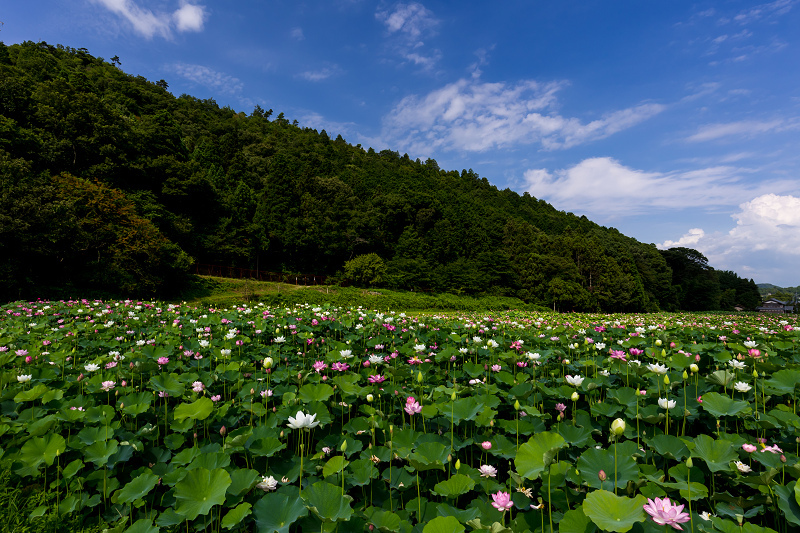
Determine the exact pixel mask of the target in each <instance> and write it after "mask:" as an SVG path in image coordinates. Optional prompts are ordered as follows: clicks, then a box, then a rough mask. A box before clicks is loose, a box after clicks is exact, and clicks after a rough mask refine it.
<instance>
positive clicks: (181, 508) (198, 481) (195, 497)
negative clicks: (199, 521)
mask: <svg viewBox="0 0 800 533" xmlns="http://www.w3.org/2000/svg"><path fill="white" fill-rule="evenodd" d="M230 484H231V476H230V474H228V473H227V472H226V471H225V470H223V469H221V468H216V469H214V470H208V469H206V468H197V469H195V470H190V471H189V472H188V473H187V474H186V477H184V478H183V479H182V480H181V481H179V482H178V483H176V484H175V500H176V502H177V503H176V507H175V512H176V513H178V514H179V515H182V516H183V517H185V518H186V519H187V520H194V519H195V518H197V517H198V516H200V515H205V514H208V512H209V511H210V510H211V508H212V507H213V506H214V505H220V504H222V503H223V502H224V501H225V491H226V490H228V486H229V485H230Z"/></svg>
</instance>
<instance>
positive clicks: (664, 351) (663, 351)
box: [661, 348, 667, 357]
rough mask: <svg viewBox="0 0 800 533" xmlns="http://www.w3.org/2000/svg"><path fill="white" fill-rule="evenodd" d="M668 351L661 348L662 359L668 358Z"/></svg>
mask: <svg viewBox="0 0 800 533" xmlns="http://www.w3.org/2000/svg"><path fill="white" fill-rule="evenodd" d="M666 356H667V351H666V350H665V349H664V348H661V357H666Z"/></svg>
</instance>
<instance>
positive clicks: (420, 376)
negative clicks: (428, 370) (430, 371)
mask: <svg viewBox="0 0 800 533" xmlns="http://www.w3.org/2000/svg"><path fill="white" fill-rule="evenodd" d="M423 379H424V378H423V377H422V372H421V371H420V372H417V383H422V381H423Z"/></svg>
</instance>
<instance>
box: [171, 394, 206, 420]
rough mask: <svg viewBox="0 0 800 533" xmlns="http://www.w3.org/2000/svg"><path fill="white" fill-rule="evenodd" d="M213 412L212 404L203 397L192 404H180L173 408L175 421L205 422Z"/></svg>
mask: <svg viewBox="0 0 800 533" xmlns="http://www.w3.org/2000/svg"><path fill="white" fill-rule="evenodd" d="M213 410H214V402H212V401H211V400H210V399H208V398H206V397H205V396H203V397H202V398H198V399H197V401H194V402H192V403H182V404H180V405H179V406H178V407H176V408H175V411H174V416H175V420H178V421H180V420H184V419H186V418H188V419H190V420H205V419H206V418H208V415H210V414H211V412H212V411H213Z"/></svg>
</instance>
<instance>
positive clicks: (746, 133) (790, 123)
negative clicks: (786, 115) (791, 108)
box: [686, 119, 798, 142]
mask: <svg viewBox="0 0 800 533" xmlns="http://www.w3.org/2000/svg"><path fill="white" fill-rule="evenodd" d="M797 126H798V122H797V120H783V119H777V120H770V121H757V120H740V121H737V122H727V123H718V124H706V125H704V126H701V127H700V128H699V129H698V131H697V133H695V134H693V135H690V136H689V137H687V138H686V140H687V141H690V142H705V141H714V140H717V139H722V138H723V137H754V136H757V135H763V134H765V133H774V132H778V131H783V130H786V129H790V128H791V129H795V128H797Z"/></svg>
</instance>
